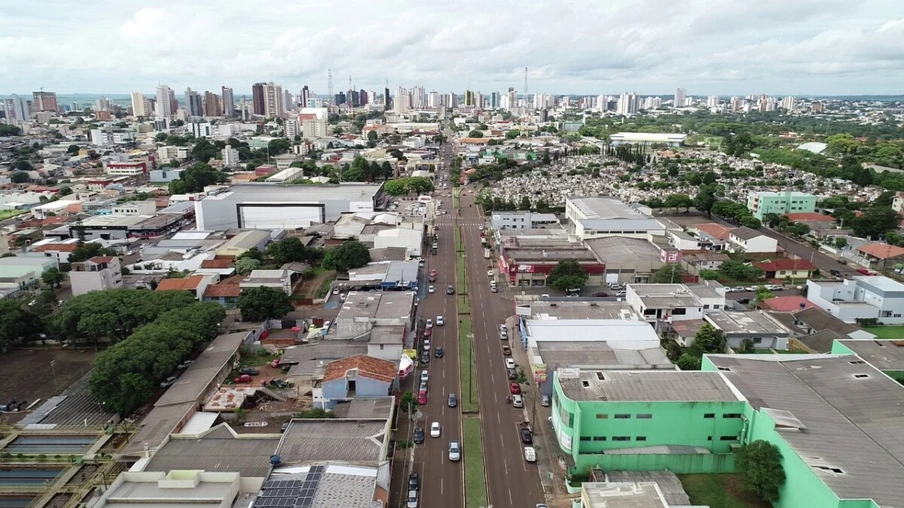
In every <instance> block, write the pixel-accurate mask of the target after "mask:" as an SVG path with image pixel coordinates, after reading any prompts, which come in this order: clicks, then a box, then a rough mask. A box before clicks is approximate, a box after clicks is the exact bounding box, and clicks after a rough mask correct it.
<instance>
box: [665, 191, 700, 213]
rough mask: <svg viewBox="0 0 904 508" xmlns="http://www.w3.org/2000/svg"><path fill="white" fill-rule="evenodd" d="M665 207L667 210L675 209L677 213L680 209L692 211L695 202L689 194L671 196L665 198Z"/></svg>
mask: <svg viewBox="0 0 904 508" xmlns="http://www.w3.org/2000/svg"><path fill="white" fill-rule="evenodd" d="M664 206H665V207H666V208H674V209H675V211H676V212H677V211H678V209H679V208H684V209H685V211H690V208H691V207H692V206H694V200H693V199H691V198H690V196H688V195H687V194H671V195H669V196H668V197H667V198H665V203H664Z"/></svg>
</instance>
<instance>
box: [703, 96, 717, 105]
mask: <svg viewBox="0 0 904 508" xmlns="http://www.w3.org/2000/svg"><path fill="white" fill-rule="evenodd" d="M706 107H708V108H718V107H719V96H718V95H710V96H709V97H707V98H706Z"/></svg>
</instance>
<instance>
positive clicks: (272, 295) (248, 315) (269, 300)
mask: <svg viewBox="0 0 904 508" xmlns="http://www.w3.org/2000/svg"><path fill="white" fill-rule="evenodd" d="M238 307H239V310H240V311H241V313H242V321H264V320H267V319H279V318H281V317H283V316H285V315H286V314H288V313H289V312H292V310H294V309H295V307H294V306H292V301H291V300H290V299H289V295H287V294H286V292H285V291H282V290H280V289H276V288H269V287H266V286H260V287H256V288H251V289H246V290H244V291H242V294H241V296H239V301H238Z"/></svg>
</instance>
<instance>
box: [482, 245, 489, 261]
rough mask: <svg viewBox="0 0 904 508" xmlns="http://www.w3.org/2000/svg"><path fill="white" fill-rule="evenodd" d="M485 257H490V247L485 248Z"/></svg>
mask: <svg viewBox="0 0 904 508" xmlns="http://www.w3.org/2000/svg"><path fill="white" fill-rule="evenodd" d="M483 259H490V248H489V247H484V248H483Z"/></svg>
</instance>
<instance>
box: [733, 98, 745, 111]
mask: <svg viewBox="0 0 904 508" xmlns="http://www.w3.org/2000/svg"><path fill="white" fill-rule="evenodd" d="M730 102H731V112H732V113H738V112H740V111H741V109H742V108H743V107H744V99H742V98H740V97H732V98H731V101H730Z"/></svg>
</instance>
